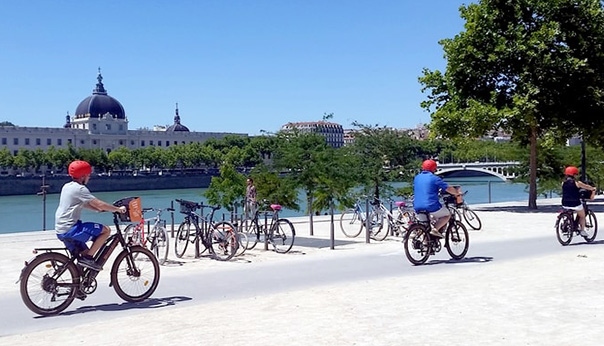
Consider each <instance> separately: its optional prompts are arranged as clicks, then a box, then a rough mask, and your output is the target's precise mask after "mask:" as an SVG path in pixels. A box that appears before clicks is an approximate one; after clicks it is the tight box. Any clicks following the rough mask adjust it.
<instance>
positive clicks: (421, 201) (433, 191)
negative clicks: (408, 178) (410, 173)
mask: <svg viewBox="0 0 604 346" xmlns="http://www.w3.org/2000/svg"><path fill="white" fill-rule="evenodd" d="M447 187H449V185H448V184H447V183H445V181H444V180H442V178H441V177H439V176H437V175H434V174H433V173H432V172H429V171H422V172H421V173H420V174H418V175H416V176H415V179H413V208H414V209H415V211H420V210H426V211H428V212H430V213H433V212H435V211H437V210H439V209H440V208H442V205H441V204H440V201H439V199H438V192H439V191H440V190H446V189H447Z"/></svg>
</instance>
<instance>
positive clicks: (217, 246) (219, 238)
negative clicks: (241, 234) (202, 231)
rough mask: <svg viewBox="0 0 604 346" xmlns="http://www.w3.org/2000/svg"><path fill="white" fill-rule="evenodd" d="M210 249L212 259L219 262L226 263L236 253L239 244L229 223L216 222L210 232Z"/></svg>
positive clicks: (235, 232)
mask: <svg viewBox="0 0 604 346" xmlns="http://www.w3.org/2000/svg"><path fill="white" fill-rule="evenodd" d="M210 239H211V248H212V252H213V254H214V258H215V259H217V260H219V261H228V260H230V259H231V258H233V256H235V254H236V253H237V249H238V248H239V242H238V241H237V230H236V229H235V227H234V226H233V224H231V223H230V222H226V221H223V222H218V223H216V224H214V225H213V226H212V229H211V231H210Z"/></svg>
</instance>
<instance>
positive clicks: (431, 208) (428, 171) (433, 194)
mask: <svg viewBox="0 0 604 346" xmlns="http://www.w3.org/2000/svg"><path fill="white" fill-rule="evenodd" d="M436 167H437V164H436V161H434V160H425V161H424V162H422V171H421V173H419V174H418V175H416V176H415V178H414V179H413V195H414V196H413V208H414V209H415V212H416V213H417V215H418V218H420V221H428V220H421V218H424V217H425V216H424V215H423V214H421V213H419V212H420V211H427V212H429V213H430V215H431V216H432V217H434V219H435V220H436V223H435V224H434V228H433V229H432V230H430V234H431V235H433V236H436V237H439V238H442V237H443V235H442V234H441V232H440V229H441V228H442V227H443V226H444V225H446V224H447V222H448V221H449V218H450V217H451V214H450V213H449V209H447V207H445V206H443V205H442V204H441V203H440V200H439V198H438V197H439V196H438V193H439V192H440V191H446V192H448V193H450V194H451V195H453V196H459V195H460V193H459V191H458V190H457V189H456V188H455V187H453V186H450V185H449V184H447V183H446V182H445V181H444V180H443V179H442V178H441V177H439V176H437V175H436V174H434V172H436Z"/></svg>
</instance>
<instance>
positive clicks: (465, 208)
mask: <svg viewBox="0 0 604 346" xmlns="http://www.w3.org/2000/svg"><path fill="white" fill-rule="evenodd" d="M467 193H468V191H466V192H464V193H463V196H464V197H465V195H466V194H467ZM453 206H454V208H453V209H452V211H454V212H455V213H456V215H457V219H458V220H460V221H461V220H462V218H463V220H464V221H465V222H466V223H467V224H468V226H470V227H471V228H472V229H473V230H475V231H479V230H480V229H481V228H482V221H480V218H479V217H478V215H477V214H476V212H474V211H473V210H472V209H470V206H469V205H468V204H467V203H466V201H465V199H464V200H463V202H461V203H455V204H453Z"/></svg>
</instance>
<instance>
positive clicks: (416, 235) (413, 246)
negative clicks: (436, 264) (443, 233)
mask: <svg viewBox="0 0 604 346" xmlns="http://www.w3.org/2000/svg"><path fill="white" fill-rule="evenodd" d="M429 243H430V237H429V236H428V233H427V232H426V229H425V227H424V226H423V225H420V224H415V225H411V227H409V229H408V230H407V234H406V235H405V240H404V241H403V246H404V247H405V255H406V256H407V259H408V260H409V262H411V263H412V264H414V265H420V264H424V263H426V261H427V260H428V257H430V245H429Z"/></svg>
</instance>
